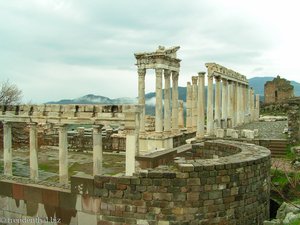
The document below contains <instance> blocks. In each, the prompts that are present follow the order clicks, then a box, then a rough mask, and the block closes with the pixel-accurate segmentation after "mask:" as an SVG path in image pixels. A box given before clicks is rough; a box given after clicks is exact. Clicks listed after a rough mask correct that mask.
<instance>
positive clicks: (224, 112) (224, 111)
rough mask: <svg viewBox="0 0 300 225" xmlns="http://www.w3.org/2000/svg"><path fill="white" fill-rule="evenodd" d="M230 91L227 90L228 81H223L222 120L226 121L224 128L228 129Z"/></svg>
mask: <svg viewBox="0 0 300 225" xmlns="http://www.w3.org/2000/svg"><path fill="white" fill-rule="evenodd" d="M227 94H228V90H227V80H226V79H222V119H223V120H224V126H225V127H223V128H226V127H227V110H228V109H227V108H228V105H227V103H228V98H227Z"/></svg>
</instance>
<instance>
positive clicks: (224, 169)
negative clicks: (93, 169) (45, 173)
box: [0, 140, 270, 225]
mask: <svg viewBox="0 0 300 225" xmlns="http://www.w3.org/2000/svg"><path fill="white" fill-rule="evenodd" d="M191 152H192V153H193V157H192V158H193V159H187V158H186V159H184V158H181V159H179V160H177V162H176V163H175V165H176V166H174V165H172V166H169V167H167V166H164V167H161V168H156V169H153V170H145V171H141V172H139V173H136V174H135V175H134V176H130V177H128V176H122V177H112V176H95V177H80V176H76V177H72V178H71V192H69V191H67V192H66V190H59V189H52V190H50V189H49V188H47V187H42V186H38V185H34V186H32V185H30V184H25V183H23V184H16V183H15V182H9V181H0V185H1V187H3V188H1V189H0V203H3V202H5V201H9V202H10V205H14V204H13V203H14V202H15V200H14V199H18V201H19V202H20V203H22V204H20V205H19V206H14V208H15V210H14V208H11V209H10V210H8V211H7V208H5V207H1V206H2V205H3V206H4V204H0V213H3V214H4V215H7V216H8V217H11V216H12V215H14V216H18V218H21V217H22V218H23V217H24V216H26V218H34V217H42V216H45V215H47V216H48V217H50V216H52V217H53V216H56V218H58V219H61V221H60V222H62V224H89V225H94V224H95V225H96V224H151V225H152V224H153V225H157V224H168V225H171V224H172V225H173V224H174V225H175V224H191V225H192V224H228V225H229V224H230V225H231V224H242V225H248V224H249V225H250V224H263V221H264V220H267V219H268V218H269V196H270V174H269V173H270V172H269V171H270V151H269V150H268V149H266V148H264V147H260V146H256V145H252V144H246V143H240V142H231V141H222V140H216V141H207V142H205V143H204V145H202V146H201V145H194V146H193V148H192V149H191ZM188 155H189V156H191V154H188ZM48 196H51V197H48ZM55 199H57V201H55ZM65 203H70V204H65ZM32 206H36V207H34V208H33V207H32ZM20 207H21V208H22V210H21V208H20ZM26 208H27V211H26ZM28 209H30V211H28Z"/></svg>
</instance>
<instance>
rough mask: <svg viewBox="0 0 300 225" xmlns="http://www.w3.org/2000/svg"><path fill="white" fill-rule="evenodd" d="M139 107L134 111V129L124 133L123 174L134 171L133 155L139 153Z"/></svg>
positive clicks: (128, 174) (131, 173) (130, 173)
mask: <svg viewBox="0 0 300 225" xmlns="http://www.w3.org/2000/svg"><path fill="white" fill-rule="evenodd" d="M139 111H140V110H139V107H138V106H137V108H136V112H135V130H134V133H133V134H128V135H126V151H125V153H126V154H125V175H126V176H132V175H133V174H134V173H135V171H136V161H135V156H136V155H139V154H140V153H139V149H140V147H139V146H140V145H139V132H138V131H139V127H140V116H141V114H140V113H139Z"/></svg>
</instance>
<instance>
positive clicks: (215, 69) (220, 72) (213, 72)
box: [205, 63, 248, 85]
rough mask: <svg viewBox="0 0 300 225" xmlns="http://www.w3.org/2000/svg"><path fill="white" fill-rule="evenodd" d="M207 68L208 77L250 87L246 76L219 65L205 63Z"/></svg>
mask: <svg viewBox="0 0 300 225" xmlns="http://www.w3.org/2000/svg"><path fill="white" fill-rule="evenodd" d="M205 66H206V67H207V72H208V76H215V77H220V78H223V79H226V80H231V81H235V82H239V83H241V84H245V85H248V80H247V77H246V76H245V75H242V74H240V73H238V72H235V71H233V70H231V69H227V68H226V67H224V66H221V65H219V64H217V63H205Z"/></svg>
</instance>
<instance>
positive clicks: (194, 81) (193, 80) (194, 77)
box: [192, 76, 198, 85]
mask: <svg viewBox="0 0 300 225" xmlns="http://www.w3.org/2000/svg"><path fill="white" fill-rule="evenodd" d="M197 81H198V77H197V76H192V84H193V85H196V84H197Z"/></svg>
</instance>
